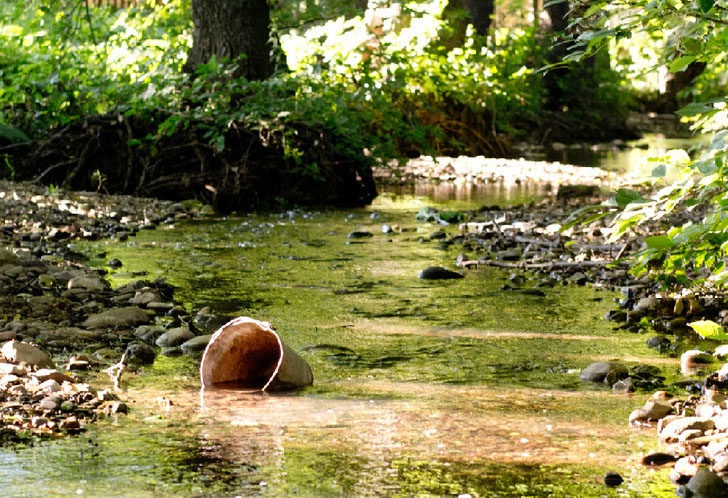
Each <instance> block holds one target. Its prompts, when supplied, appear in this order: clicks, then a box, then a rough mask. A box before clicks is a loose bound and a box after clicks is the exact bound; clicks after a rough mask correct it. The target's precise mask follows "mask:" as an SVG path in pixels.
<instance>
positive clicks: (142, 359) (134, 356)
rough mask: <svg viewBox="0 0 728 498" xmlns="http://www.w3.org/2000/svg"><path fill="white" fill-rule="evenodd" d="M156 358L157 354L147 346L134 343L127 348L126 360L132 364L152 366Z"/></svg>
mask: <svg viewBox="0 0 728 498" xmlns="http://www.w3.org/2000/svg"><path fill="white" fill-rule="evenodd" d="M156 357H157V353H156V352H155V351H154V349H153V348H152V347H151V346H148V345H147V344H142V343H139V342H132V343H131V344H129V345H128V346H127V347H126V358H127V360H128V361H129V362H130V363H136V364H141V365H150V364H152V363H154V359H155V358H156Z"/></svg>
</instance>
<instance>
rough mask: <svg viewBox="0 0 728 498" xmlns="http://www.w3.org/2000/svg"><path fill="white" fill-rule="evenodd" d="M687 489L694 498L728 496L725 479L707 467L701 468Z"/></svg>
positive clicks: (689, 482)
mask: <svg viewBox="0 0 728 498" xmlns="http://www.w3.org/2000/svg"><path fill="white" fill-rule="evenodd" d="M685 487H686V488H687V489H688V490H690V491H691V492H692V495H693V497H694V498H717V497H719V496H728V486H726V483H725V482H724V481H723V479H722V478H721V477H720V476H719V475H718V474H716V473H715V472H712V471H711V470H709V469H708V468H706V467H700V468H699V469H698V471H697V472H696V473H695V475H694V476H693V477H691V478H690V480H689V481H688V483H687V484H686V485H685Z"/></svg>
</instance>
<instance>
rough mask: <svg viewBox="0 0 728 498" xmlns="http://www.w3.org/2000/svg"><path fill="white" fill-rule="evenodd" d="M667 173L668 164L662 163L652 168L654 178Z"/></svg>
mask: <svg viewBox="0 0 728 498" xmlns="http://www.w3.org/2000/svg"><path fill="white" fill-rule="evenodd" d="M666 174H667V165H666V164H660V165H659V166H657V167H656V168H654V169H653V170H652V174H651V176H652V177H653V178H662V177H663V176H665V175H666Z"/></svg>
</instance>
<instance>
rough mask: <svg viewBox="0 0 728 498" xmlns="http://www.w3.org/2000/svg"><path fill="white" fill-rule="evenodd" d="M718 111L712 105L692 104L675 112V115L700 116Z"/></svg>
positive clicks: (704, 103)
mask: <svg viewBox="0 0 728 498" xmlns="http://www.w3.org/2000/svg"><path fill="white" fill-rule="evenodd" d="M716 111H717V109H716V108H715V107H714V106H713V105H712V104H711V103H706V102H692V103H690V104H688V105H686V106H685V107H683V108H682V109H679V110H677V111H675V114H678V115H680V116H697V115H698V114H706V113H709V112H716Z"/></svg>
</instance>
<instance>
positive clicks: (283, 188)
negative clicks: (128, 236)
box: [0, 0, 726, 209]
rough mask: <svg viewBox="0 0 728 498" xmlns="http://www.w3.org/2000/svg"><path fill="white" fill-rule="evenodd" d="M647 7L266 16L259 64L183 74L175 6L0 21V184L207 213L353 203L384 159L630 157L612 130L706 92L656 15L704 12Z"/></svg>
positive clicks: (445, 7)
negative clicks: (164, 202) (192, 202)
mask: <svg viewBox="0 0 728 498" xmlns="http://www.w3.org/2000/svg"><path fill="white" fill-rule="evenodd" d="M706 1H707V0H706ZM217 3H219V4H220V5H224V4H225V2H217ZM653 3H654V2H653ZM244 4H246V5H248V4H249V5H250V6H251V8H262V9H263V10H261V12H263V11H264V10H265V9H267V8H268V7H267V3H266V2H262V3H261V5H260V6H258V5H257V3H256V2H254V1H252V0H251V1H249V2H244ZM704 4H705V5H704ZM640 5H641V4H640ZM655 5H656V7H655V9H656V10H655V12H653V13H652V14H650V11H649V10H648V11H645V12H647V15H642V14H640V15H635V13H636V12H640V11H642V8H641V7H640V6H638V5H637V4H635V5H634V6H631V5H629V4H625V3H621V2H616V3H608V2H599V3H595V2H573V3H567V2H560V1H555V2H554V1H549V2H547V3H546V4H545V5H542V3H541V2H540V1H538V0H536V1H534V2H520V1H503V2H496V3H492V2H479V3H476V2H470V3H469V2H462V1H460V2H451V3H448V2H445V1H434V2H409V3H391V4H389V3H382V4H381V5H380V4H379V3H377V2H370V3H369V4H366V2H363V1H354V2H346V1H344V2H342V1H339V0H327V1H309V0H307V1H302V2H285V1H284V2H277V3H274V4H271V5H270V24H269V26H267V27H266V26H265V24H264V26H263V28H264V29H263V31H262V33H263V34H262V35H261V31H258V32H252V31H251V33H250V36H251V37H253V38H255V37H256V36H257V37H258V38H259V39H257V40H253V43H257V44H258V45H259V46H264V47H265V48H266V50H265V52H266V53H265V54H264V59H265V60H264V61H263V62H260V60H255V59H254V56H253V55H252V53H251V55H250V56H249V57H247V61H246V56H241V58H240V59H238V58H234V59H233V60H231V58H230V57H224V56H220V57H216V56H215V54H214V53H213V54H212V55H213V56H212V57H209V56H208V57H203V58H202V59H201V60H202V61H204V62H201V63H200V64H194V63H193V62H194V61H193V59H194V58H196V57H197V58H198V54H194V55H191V58H190V62H188V53H191V52H190V50H191V49H192V48H193V43H192V39H193V36H192V35H193V18H194V15H193V13H192V12H191V9H190V2H189V0H156V1H136V2H135V1H123V2H122V1H116V2H111V1H109V2H106V1H101V0H99V1H98V2H83V1H79V0H33V1H32V2H26V1H19V0H18V1H14V2H3V4H2V6H1V7H0V9H1V10H0V16H2V17H1V18H2V27H1V29H0V81H1V82H2V84H1V85H0V140H2V142H1V143H2V148H1V149H0V154H2V158H3V160H2V166H3V168H4V171H3V175H4V176H5V177H7V178H18V179H34V180H35V181H38V182H41V183H45V184H53V185H63V186H67V187H71V188H77V189H95V190H107V191H114V192H122V193H132V194H137V195H151V196H160V197H176V198H179V197H182V198H189V197H198V198H203V200H205V201H207V202H212V203H215V204H216V205H218V206H219V207H221V208H223V209H237V208H245V207H252V206H258V205H261V204H270V203H274V204H275V203H285V202H291V201H292V202H333V203H334V204H362V203H366V202H368V201H369V200H371V198H372V197H373V196H374V195H376V192H375V187H374V185H373V182H372V181H371V178H370V167H371V166H372V165H378V164H379V165H382V164H392V163H391V161H392V160H401V159H402V158H406V157H412V156H417V155H420V154H430V155H459V154H465V155H479V154H482V155H486V156H515V155H516V152H515V149H514V146H515V144H517V143H519V142H530V143H539V144H540V143H544V142H551V141H559V142H574V141H579V142H584V141H605V140H610V139H614V138H630V137H633V136H634V135H635V130H634V129H631V128H630V127H628V126H627V117H628V116H629V114H630V112H642V113H644V112H650V111H655V112H661V113H672V112H674V111H675V110H677V109H679V108H680V107H682V106H683V105H685V104H687V103H690V102H693V101H697V102H705V101H710V99H715V98H716V97H720V96H722V95H723V94H724V93H725V92H724V89H725V85H726V81H725V77H724V75H725V60H724V58H722V57H721V58H713V59H712V60H711V63H710V64H707V62H706V60H704V59H705V57H702V56H703V55H705V53H704V52H705V51H704V48H705V46H704V44H703V45H701V43H702V42H701V41H700V40H701V39H702V38H705V37H706V36H707V35H706V30H708V29H709V21H708V24H706V20H704V19H693V20H694V21H695V22H694V23H685V22H682V23H678V22H676V23H674V24H673V25H670V24H669V23H668V22H667V21H664V19H666V18H665V16H664V15H663V14H664V12H663V11H660V9H665V8H668V7H670V6H673V7H674V8H677V9H682V10H681V11H680V12H679V13H678V14H679V16H678V18H681V16H682V15H683V14H685V13H686V12H687V11H686V10H685V9H686V8H687V9H692V10H690V12H693V11H695V12H701V9H704V8H705V7H708V8H709V9H711V8H712V9H713V10H715V9H717V8H718V7H717V6H716V7H715V8H714V7H713V3H712V2H710V5H707V3H706V2H700V4H699V5H698V4H682V3H679V2H678V3H674V4H673V3H665V4H664V5H663V4H662V3H661V4H660V5H657V4H655ZM261 6H262V7H261ZM638 7H639V8H638ZM670 8H672V7H670ZM631 9H632V10H631ZM720 12H721V13H722V12H723V11H722V10H721V11H720ZM718 25H720V24H718ZM266 28H267V29H266ZM251 29H252V28H251ZM721 32H722V31H716V32H714V33H713V34H714V35H715V37H716V39H718V36H719V35H720V33H721ZM688 42H691V43H688ZM597 49H601V50H597ZM566 62H568V63H569V64H568V65H567V64H565V63H566ZM251 68H252V69H251ZM258 70H259V71H258ZM256 71H258V72H256ZM220 179H222V180H220Z"/></svg>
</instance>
